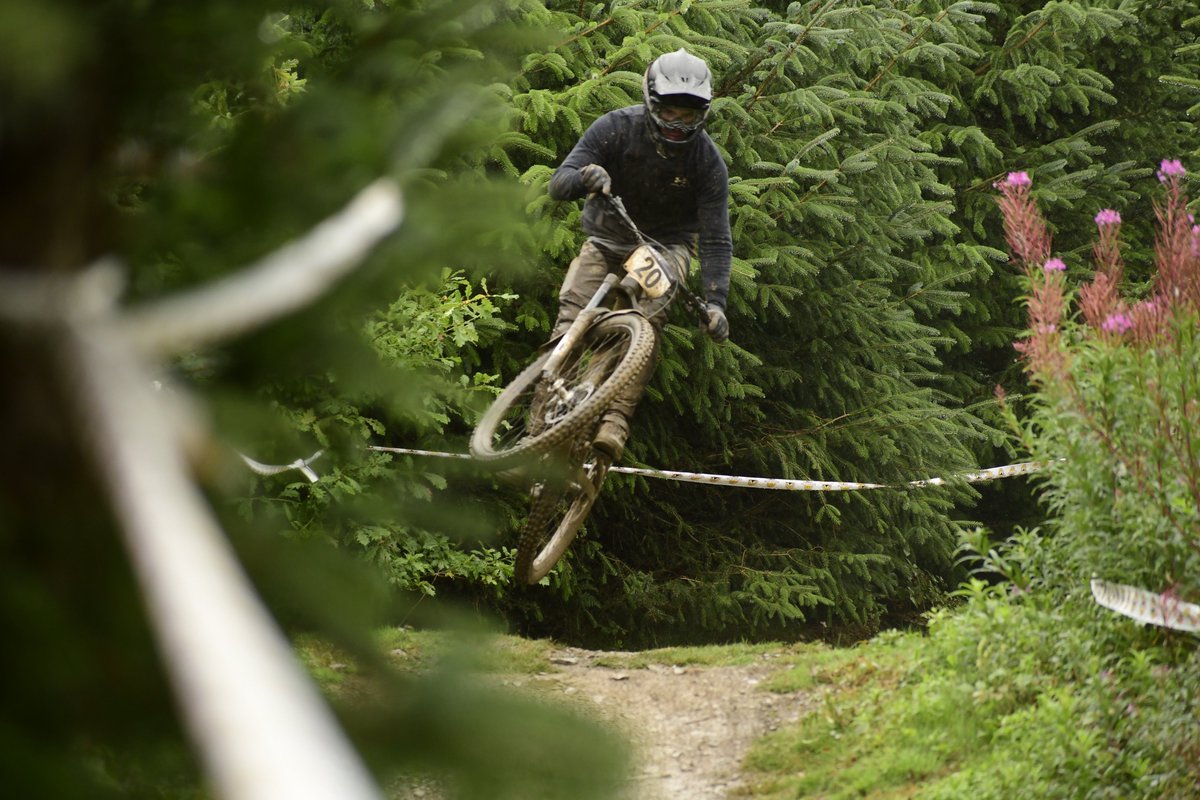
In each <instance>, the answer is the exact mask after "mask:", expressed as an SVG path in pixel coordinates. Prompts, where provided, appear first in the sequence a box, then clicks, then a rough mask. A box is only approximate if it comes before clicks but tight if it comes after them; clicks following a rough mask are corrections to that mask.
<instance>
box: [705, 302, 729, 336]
mask: <svg viewBox="0 0 1200 800" xmlns="http://www.w3.org/2000/svg"><path fill="white" fill-rule="evenodd" d="M706 308H707V310H708V327H706V328H705V329H704V332H705V333H707V334H708V335H709V336H711V337H712V340H713V341H714V342H723V341H725V340H726V339H728V338H729V320H728V319H727V318H726V317H725V309H723V308H721V307H720V306H719V305H717V304H716V303H709V304H708V305H707V306H706Z"/></svg>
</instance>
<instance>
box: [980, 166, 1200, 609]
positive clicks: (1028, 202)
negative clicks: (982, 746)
mask: <svg viewBox="0 0 1200 800" xmlns="http://www.w3.org/2000/svg"><path fill="white" fill-rule="evenodd" d="M1158 179H1159V181H1160V182H1161V184H1162V192H1163V193H1162V195H1161V196H1160V197H1159V198H1158V199H1157V200H1156V201H1155V205H1154V208H1155V216H1156V217H1157V221H1158V232H1157V237H1156V241H1155V268H1156V272H1155V274H1154V275H1153V277H1152V278H1151V279H1150V281H1149V283H1148V284H1145V285H1143V286H1140V287H1138V286H1133V287H1130V286H1123V282H1124V277H1125V276H1124V262H1123V259H1122V255H1121V225H1122V220H1121V215H1120V214H1119V213H1118V212H1117V211H1115V210H1113V209H1102V210H1100V211H1099V212H1098V213H1097V214H1096V216H1095V223H1096V239H1095V242H1094V244H1093V247H1092V260H1093V263H1094V271H1093V273H1092V275H1091V276H1090V279H1089V280H1087V281H1086V282H1084V283H1083V284H1082V285H1080V286H1079V287H1078V289H1077V291H1075V292H1072V291H1071V289H1070V287H1069V284H1068V273H1069V272H1070V271H1069V270H1067V268H1066V264H1065V263H1064V262H1063V261H1062V260H1061V259H1059V258H1055V257H1053V249H1052V239H1051V234H1050V231H1049V228H1048V226H1047V223H1046V220H1045V219H1044V217H1043V216H1042V214H1041V213H1040V211H1039V209H1038V207H1037V204H1036V202H1035V201H1034V199H1033V196H1032V192H1031V190H1032V181H1031V180H1030V178H1029V176H1028V175H1027V174H1026V173H1024V172H1014V173H1010V174H1009V175H1008V176H1007V178H1006V179H1005V180H1003V181H1001V182H999V183H997V184H996V188H997V190H998V191H999V193H1000V196H999V198H998V203H999V206H1000V209H1001V212H1002V214H1003V217H1004V231H1005V237H1006V239H1007V241H1008V244H1009V247H1010V249H1011V251H1012V254H1013V256H1014V259H1015V261H1016V263H1017V264H1018V265H1019V266H1020V268H1021V269H1022V271H1023V273H1024V279H1025V280H1026V281H1027V284H1028V294H1027V311H1028V329H1027V331H1026V332H1025V334H1024V336H1023V337H1022V338H1021V339H1020V340H1019V341H1018V342H1017V343H1016V348H1017V350H1018V351H1019V352H1020V354H1021V356H1022V359H1023V363H1024V367H1025V371H1026V373H1027V374H1028V376H1029V378H1030V381H1031V383H1032V384H1033V386H1034V387H1035V389H1036V390H1037V393H1036V397H1035V398H1034V403H1033V412H1032V414H1031V415H1030V417H1029V419H1028V420H1027V421H1026V422H1025V423H1023V424H1022V425H1021V426H1020V427H1019V430H1020V432H1021V438H1022V440H1023V444H1024V446H1026V447H1027V448H1028V449H1029V450H1030V451H1031V452H1032V453H1033V454H1034V455H1035V456H1036V457H1038V458H1040V459H1043V460H1045V461H1046V463H1047V465H1048V467H1047V470H1046V473H1045V481H1046V491H1045V498H1046V500H1047V502H1048V505H1049V508H1050V510H1051V512H1052V517H1053V518H1054V525H1053V527H1054V528H1055V535H1054V536H1053V537H1050V538H1049V539H1048V540H1047V541H1046V543H1045V547H1046V556H1047V560H1046V564H1045V565H1044V574H1043V575H1042V579H1043V580H1044V581H1053V582H1054V583H1055V584H1056V585H1058V586H1062V587H1069V588H1070V589H1073V590H1076V591H1078V590H1079V588H1080V587H1086V584H1087V580H1088V579H1089V578H1090V577H1092V576H1096V577H1101V578H1105V579H1107V580H1117V581H1122V582H1127V583H1134V584H1136V585H1139V586H1143V587H1145V588H1147V589H1152V590H1154V591H1162V592H1167V593H1170V594H1171V595H1172V596H1177V597H1179V598H1181V599H1186V600H1190V601H1193V602H1194V601H1196V600H1198V599H1200V374H1198V369H1197V365H1200V327H1198V324H1197V323H1198V321H1200V226H1197V225H1196V224H1195V220H1194V219H1193V217H1192V216H1191V215H1190V214H1189V213H1188V210H1187V196H1186V194H1185V191H1184V184H1185V181H1186V179H1187V173H1186V170H1185V169H1184V167H1183V165H1182V164H1181V163H1180V162H1179V161H1177V160H1164V161H1163V162H1162V163H1161V165H1160V168H1159V170H1158ZM1073 307H1074V308H1075V311H1073V310H1072V308H1073ZM1085 594H1086V592H1085Z"/></svg>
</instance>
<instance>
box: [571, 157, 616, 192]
mask: <svg viewBox="0 0 1200 800" xmlns="http://www.w3.org/2000/svg"><path fill="white" fill-rule="evenodd" d="M579 177H580V178H582V179H583V186H584V188H585V189H587V190H588V191H589V192H599V193H600V194H611V193H612V178H611V177H609V175H608V170H606V169H605V168H604V167H602V166H600V165H599V164H588V165H586V166H583V167H580V168H579Z"/></svg>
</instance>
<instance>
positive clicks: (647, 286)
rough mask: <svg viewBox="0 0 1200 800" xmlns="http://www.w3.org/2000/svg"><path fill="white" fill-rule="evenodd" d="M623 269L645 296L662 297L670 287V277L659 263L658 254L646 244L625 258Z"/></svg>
mask: <svg viewBox="0 0 1200 800" xmlns="http://www.w3.org/2000/svg"><path fill="white" fill-rule="evenodd" d="M625 271H626V272H628V273H629V274H630V275H632V276H633V278H634V280H636V281H637V282H638V283H639V284H641V287H642V289H644V290H645V292H646V296H647V297H654V298H657V297H662V296H663V295H664V294H666V293H667V290H668V289H670V288H671V278H670V276H668V275H667V271H666V270H665V269H663V267H662V264H661V263H659V255H658V254H657V253H655V252H654V250H652V249H651V248H650V247H649V246H648V245H642V246H641V247H639V248H638V249H636V250H634V251H633V252H632V253H630V254H629V258H627V259H625Z"/></svg>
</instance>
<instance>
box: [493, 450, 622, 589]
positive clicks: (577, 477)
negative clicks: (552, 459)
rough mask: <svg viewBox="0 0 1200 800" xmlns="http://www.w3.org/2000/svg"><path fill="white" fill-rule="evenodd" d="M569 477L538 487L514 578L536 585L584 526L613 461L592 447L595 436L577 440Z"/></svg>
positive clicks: (571, 459) (523, 533)
mask: <svg viewBox="0 0 1200 800" xmlns="http://www.w3.org/2000/svg"><path fill="white" fill-rule="evenodd" d="M568 461H569V462H570V464H571V469H570V470H569V475H568V477H567V479H566V480H565V481H564V480H562V479H557V480H551V479H547V480H544V481H542V482H540V483H539V484H537V485H535V486H534V489H533V502H532V505H531V506H530V509H529V517H528V518H527V519H526V521H525V525H524V526H523V527H522V528H521V535H520V538H519V539H518V541H517V557H516V560H515V561H514V563H513V579H514V580H515V581H516V582H518V583H524V584H534V583H537V582H538V581H540V580H541V579H542V578H544V577H546V575H547V574H548V573H549V572H550V570H552V569H554V565H555V564H557V563H558V561H559V559H560V558H562V556H563V554H564V553H565V552H566V551H567V547H568V546H570V544H571V542H572V541H574V539H575V534H577V533H578V532H579V529H580V528H582V527H583V523H584V521H585V520H586V519H587V516H588V513H589V512H590V511H591V510H592V504H593V503H595V501H596V496H597V495H598V494H599V493H600V487H601V485H602V484H603V483H604V478H605V476H606V475H608V468H609V467H610V466H611V465H612V460H611V459H610V458H609V457H608V456H607V455H606V454H604V453H601V452H599V451H597V450H594V449H593V448H592V443H591V437H590V436H585V437H581V438H579V439H577V441H576V442H574V443H573V444H572V445H571V453H570V455H569V457H568Z"/></svg>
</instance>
